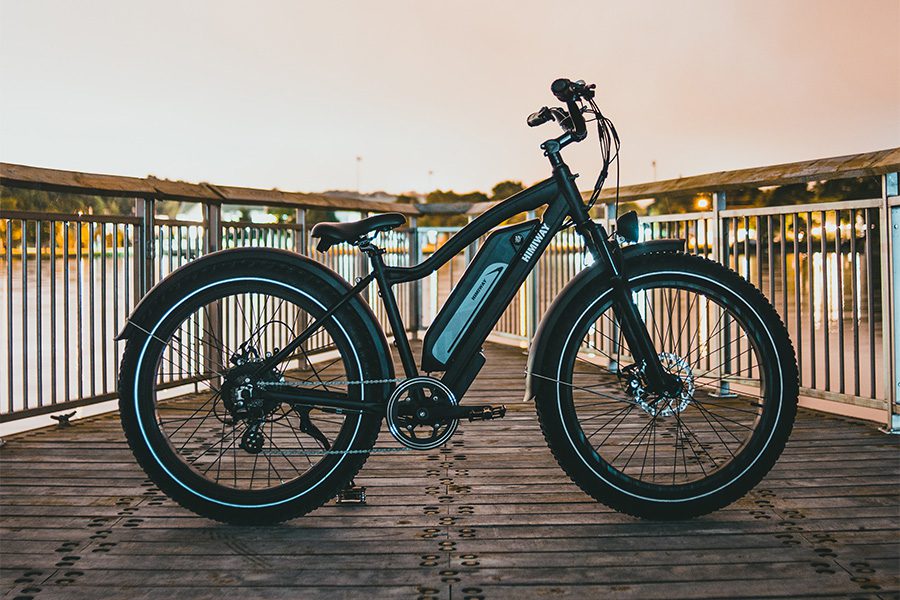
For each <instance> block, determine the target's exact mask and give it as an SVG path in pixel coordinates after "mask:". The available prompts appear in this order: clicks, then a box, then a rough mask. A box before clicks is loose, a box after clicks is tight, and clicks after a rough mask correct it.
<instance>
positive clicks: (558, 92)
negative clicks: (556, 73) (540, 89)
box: [550, 79, 574, 102]
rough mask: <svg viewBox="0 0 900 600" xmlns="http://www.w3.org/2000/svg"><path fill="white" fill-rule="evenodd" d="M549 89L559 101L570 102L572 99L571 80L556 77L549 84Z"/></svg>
mask: <svg viewBox="0 0 900 600" xmlns="http://www.w3.org/2000/svg"><path fill="white" fill-rule="evenodd" d="M550 91H551V92H553V95H554V96H556V99H557V100H559V101H560V102H570V101H572V100H574V94H573V91H572V82H571V81H569V80H568V79H557V80H556V81H554V82H553V83H551V84H550Z"/></svg>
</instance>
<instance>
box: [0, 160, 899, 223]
mask: <svg viewBox="0 0 900 600" xmlns="http://www.w3.org/2000/svg"><path fill="white" fill-rule="evenodd" d="M895 171H900V148H890V149H887V150H879V151H876V152H865V153H863V154H850V155H847V156H836V157H831V158H820V159H816V160H807V161H801V162H794V163H786V164H781V165H772V166H766V167H755V168H750V169H738V170H736V171H719V172H716V173H708V174H705V175H695V176H691V177H681V178H679V179H667V180H664V181H655V182H652V183H640V184H637V185H629V186H623V187H622V188H620V189H619V198H620V199H621V200H639V199H642V198H653V197H656V196H661V195H665V194H691V193H701V192H713V191H725V190H732V189H739V188H748V187H762V186H770V185H786V184H792V183H804V182H808V181H820V180H827V179H842V178H849V177H864V176H873V175H882V174H884V173H890V172H895ZM0 183H2V184H4V185H9V186H17V187H31V188H38V189H47V190H55V191H64V192H70V193H76V194H91V195H102V196H126V197H131V196H134V197H144V198H149V197H153V198H158V199H163V200H166V199H170V200H188V201H197V202H210V201H219V202H223V203H228V204H255V205H271V206H286V207H294V208H323V209H337V210H354V211H368V212H388V211H393V212H400V213H403V214H406V215H425V214H467V215H477V214H480V213H482V212H484V211H486V210H487V209H489V208H490V207H492V206H494V205H495V204H496V202H476V203H464V202H459V203H454V204H444V205H442V204H402V203H399V202H398V203H395V202H381V201H370V200H362V199H360V198H350V197H342V196H331V195H328V196H326V195H323V194H306V193H301V192H283V191H281V190H275V189H272V190H263V189H258V188H246V187H236V186H227V185H214V184H210V183H188V182H184V181H170V180H168V179H157V178H156V177H152V176H151V177H144V178H140V177H123V176H118V175H103V174H97V173H79V172H76V171H62V170H59V169H44V168H41V167H30V166H26V165H17V164H12V163H0ZM615 197H616V192H615V189H614V188H611V187H610V188H607V189H605V190H604V191H603V193H602V194H601V195H600V200H601V201H603V202H605V201H610V200H613V199H614V198H615Z"/></svg>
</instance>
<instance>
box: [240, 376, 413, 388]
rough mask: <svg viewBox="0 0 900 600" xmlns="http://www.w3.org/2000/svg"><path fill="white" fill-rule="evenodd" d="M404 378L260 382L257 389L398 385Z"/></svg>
mask: <svg viewBox="0 0 900 600" xmlns="http://www.w3.org/2000/svg"><path fill="white" fill-rule="evenodd" d="M405 379H406V378H405V377H395V378H394V379H362V380H359V381H341V380H338V379H335V380H333V381H260V382H259V383H257V384H256V385H257V387H261V388H269V387H289V388H291V387H318V386H321V385H324V386H329V385H375V384H379V383H399V382H401V381H404V380H405Z"/></svg>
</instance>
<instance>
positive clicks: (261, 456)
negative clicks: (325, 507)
mask: <svg viewBox="0 0 900 600" xmlns="http://www.w3.org/2000/svg"><path fill="white" fill-rule="evenodd" d="M187 268H190V267H187ZM179 281H180V283H178V284H176V285H172V284H171V282H170V284H169V285H168V286H167V284H166V283H165V282H164V283H163V284H162V285H161V287H159V288H158V289H157V290H155V291H154V292H153V296H152V297H150V299H149V302H151V304H150V305H149V306H148V312H147V313H146V314H148V315H149V316H148V317H146V318H145V323H148V325H147V326H146V327H145V329H146V330H148V331H149V332H150V333H151V334H152V335H148V334H147V333H146V332H144V333H136V334H134V335H132V337H131V338H129V340H128V343H127V345H126V347H125V351H124V355H123V358H122V362H121V367H120V372H119V397H120V399H119V408H120V411H121V419H122V427H123V429H124V431H125V436H126V438H127V439H128V443H129V445H130V446H131V449H132V451H133V453H134V456H135V458H136V459H137V461H138V463H140V465H141V466H142V467H143V469H144V471H145V472H146V473H147V475H148V476H149V477H150V479H152V480H153V482H154V483H155V484H156V485H157V486H159V488H160V489H161V490H162V491H163V492H165V493H166V494H167V495H169V496H170V497H171V498H173V499H174V500H175V501H177V502H178V503H179V504H181V505H182V506H184V507H185V508H188V509H189V510H192V511H194V512H196V513H198V514H200V515H203V516H206V517H209V518H212V519H216V520H219V521H225V522H229V523H235V524H266V523H276V522H279V521H283V520H286V519H291V518H294V517H298V516H300V515H303V514H305V513H307V512H309V511H311V510H313V509H315V508H317V507H319V506H321V505H322V504H323V503H325V502H326V501H328V500H329V499H330V498H332V497H334V496H335V495H336V494H337V492H338V491H339V490H340V489H341V488H342V487H344V486H345V485H346V484H347V483H349V482H350V481H351V479H352V478H353V477H354V476H355V475H356V474H357V473H358V471H359V470H360V468H361V467H362V465H363V463H364V462H365V460H366V458H367V457H368V453H367V451H368V450H370V449H371V448H372V446H373V445H374V444H375V439H376V438H377V436H378V431H379V428H380V424H381V417H380V416H377V415H374V414H358V413H352V412H351V413H344V414H334V413H333V412H324V411H320V410H318V409H312V410H308V411H304V409H302V408H301V409H299V410H298V409H297V408H292V407H285V406H284V405H281V406H278V407H276V408H269V407H266V408H265V409H264V408H260V407H258V406H257V407H255V409H254V410H256V412H254V413H253V415H254V417H253V418H252V419H251V418H249V417H248V418H246V419H241V418H238V417H236V416H235V414H234V412H230V411H232V408H229V407H233V406H234V398H235V397H236V396H234V395H233V394H230V393H228V392H226V391H225V390H223V389H221V387H222V382H223V381H225V380H224V378H222V377H221V375H220V374H221V373H225V372H227V371H228V369H231V368H233V367H234V364H235V362H236V360H238V358H239V359H240V360H241V362H242V363H245V364H246V363H249V362H253V361H255V360H258V359H259V358H260V357H261V356H263V355H264V354H265V353H266V352H270V351H276V348H277V346H278V345H282V346H283V345H284V344H285V343H286V340H289V339H292V338H293V336H294V335H296V334H297V333H299V330H300V329H301V328H302V324H303V322H304V321H303V320H304V319H305V320H306V322H307V323H308V322H310V321H311V320H312V319H313V318H315V317H316V316H317V315H320V314H322V313H324V312H325V307H328V306H330V305H333V304H334V303H335V302H336V301H337V300H338V299H339V294H338V292H337V291H335V289H334V288H333V287H332V286H330V285H328V283H327V282H326V281H324V280H319V281H317V280H316V278H315V277H314V276H311V275H310V273H309V271H308V270H307V271H301V270H299V269H297V270H296V271H295V270H292V269H291V268H289V267H285V265H284V264H275V263H274V262H272V261H266V260H260V259H253V258H240V259H236V260H233V261H230V262H220V263H219V264H213V265H212V266H209V267H205V268H196V269H194V271H193V272H192V273H190V274H189V275H187V276H185V277H181V278H180V279H179ZM245 305H246V306H245ZM211 313H215V314H216V315H218V316H217V317H215V319H217V321H214V320H213V317H211V316H210V315H211ZM248 315H249V316H248ZM213 322H220V323H222V326H221V328H214V327H212V325H211V324H212V323H213ZM208 325H209V327H207V326H208ZM210 329H216V330H217V331H218V332H219V337H221V339H219V337H217V336H216V335H214V334H212V333H210ZM291 334H293V335H291ZM241 340H243V341H245V342H247V343H246V344H244V346H242V347H241V349H240V350H239V349H238V345H239V344H240V343H241ZM313 346H315V347H317V348H319V349H320V350H321V351H322V352H325V351H330V352H331V355H327V354H319V355H318V356H329V358H328V361H324V360H323V361H320V362H317V361H316V358H315V355H313V353H314V351H315V348H313ZM379 347H380V346H379V345H378V344H376V343H374V341H373V340H372V339H371V334H370V333H369V332H368V330H367V328H366V326H365V324H364V323H363V321H362V319H361V318H360V316H359V313H357V312H355V311H354V310H352V309H351V308H350V305H349V304H348V305H345V306H344V307H342V309H341V310H339V311H337V312H336V313H335V315H334V317H333V318H332V319H329V320H328V321H327V322H326V324H325V326H324V327H323V328H322V329H320V331H319V333H317V334H316V335H315V336H314V337H313V338H311V340H309V341H308V342H307V344H305V345H304V351H303V352H302V354H300V355H299V356H300V358H295V359H294V360H295V362H290V363H287V364H286V365H284V366H283V367H282V370H283V372H276V371H273V372H272V374H271V375H270V378H271V380H272V381H276V380H277V378H278V376H279V375H281V376H284V377H286V379H287V381H292V380H293V381H295V382H298V383H297V384H298V385H309V386H311V387H321V388H322V389H327V390H329V391H335V390H336V391H339V392H341V393H346V394H347V395H348V397H353V398H354V399H363V400H365V401H371V402H373V403H375V402H380V403H383V402H384V398H385V397H386V394H387V393H389V386H388V385H386V384H379V385H374V384H372V385H367V386H360V385H345V384H341V383H336V382H339V381H359V380H379V379H385V378H388V377H390V376H391V375H390V374H389V373H386V372H385V371H384V367H383V365H384V364H385V361H384V359H383V357H379V356H378V348H379ZM296 356H298V355H296V354H295V357H296ZM236 357H238V358H236ZM335 357H336V358H335ZM306 359H310V360H308V361H307V360H306ZM332 359H333V360H334V362H333V363H331V362H330V361H331V360H332ZM300 360H304V361H306V362H303V363H300V362H299V361H300ZM326 362H329V363H330V364H326ZM292 365H293V366H292ZM301 366H302V368H303V369H304V370H300V369H301ZM289 369H290V370H289ZM192 375H193V376H194V378H195V379H198V380H199V381H198V382H197V383H194V384H192V385H193V388H192V389H187V390H186V389H185V386H184V385H181V386H179V387H174V388H172V387H169V388H167V387H166V380H167V379H169V380H171V379H178V381H184V379H183V378H185V377H188V376H192ZM179 378H181V379H179ZM320 382H321V383H320ZM217 386H218V387H217ZM167 395H169V396H172V395H174V396H175V397H174V398H166V396H167ZM226 396H227V398H228V399H229V400H226V399H225V397H226ZM304 412H306V414H307V419H308V422H309V423H312V424H313V425H314V426H315V427H316V428H317V429H318V431H319V433H320V434H321V437H316V436H315V435H313V434H311V433H310V432H311V431H312V428H310V427H309V426H308V425H303V421H302V419H301V415H302V414H303V413H304ZM186 425H187V427H185V426H186ZM251 428H252V429H253V432H250V429H251ZM251 433H252V435H251ZM254 436H256V441H257V443H258V444H259V445H260V447H261V448H262V449H261V450H260V449H256V450H255V452H251V451H249V450H246V448H245V446H244V444H247V448H249V447H252V445H253V444H252V442H253V437H254ZM294 438H296V441H294ZM334 451H349V452H343V453H335V452H334ZM291 457H295V459H294V460H292V458H291ZM251 461H252V462H251ZM232 462H233V465H232ZM251 464H252V466H251ZM229 468H230V471H229ZM273 471H274V474H273ZM248 479H249V481H248Z"/></svg>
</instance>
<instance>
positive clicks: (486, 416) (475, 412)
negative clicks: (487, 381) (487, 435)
mask: <svg viewBox="0 0 900 600" xmlns="http://www.w3.org/2000/svg"><path fill="white" fill-rule="evenodd" d="M468 416H469V421H492V420H494V419H502V418H503V417H504V416H506V406H505V405H502V404H501V405H500V406H473V407H472V408H471V410H470V411H469V415H468Z"/></svg>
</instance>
